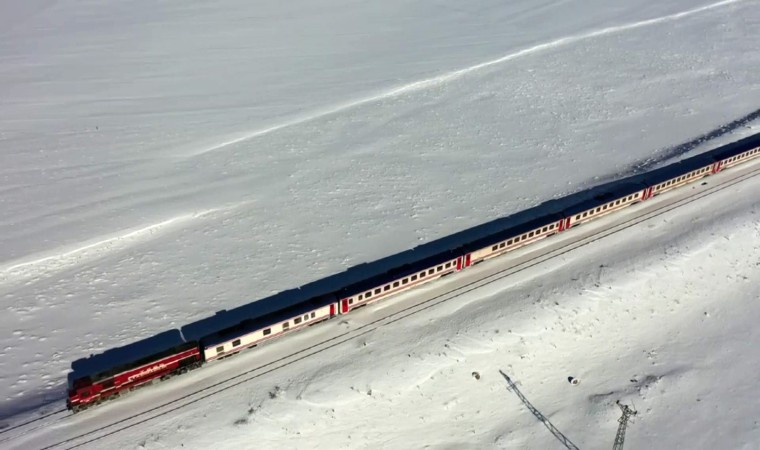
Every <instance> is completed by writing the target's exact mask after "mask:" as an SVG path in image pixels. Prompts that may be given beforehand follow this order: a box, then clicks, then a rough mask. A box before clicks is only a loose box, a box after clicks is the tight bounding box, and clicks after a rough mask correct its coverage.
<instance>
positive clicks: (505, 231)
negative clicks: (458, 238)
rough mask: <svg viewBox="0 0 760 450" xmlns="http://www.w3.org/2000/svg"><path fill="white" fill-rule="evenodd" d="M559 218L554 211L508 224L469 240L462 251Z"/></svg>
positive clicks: (485, 245) (518, 233)
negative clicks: (471, 240)
mask: <svg viewBox="0 0 760 450" xmlns="http://www.w3.org/2000/svg"><path fill="white" fill-rule="evenodd" d="M560 219H562V216H561V215H559V214H556V213H550V214H547V215H543V216H540V217H535V218H533V219H529V220H526V221H524V222H522V223H519V224H516V225H512V226H509V227H507V228H505V229H503V230H501V231H497V232H495V233H492V234H490V235H488V236H484V237H482V238H480V239H478V240H475V241H473V242H470V243H469V244H467V245H465V246H463V253H470V252H472V251H475V250H480V249H481V248H484V247H488V246H490V245H493V244H496V243H498V242H502V241H504V240H507V239H509V238H511V237H514V236H517V235H520V234H523V233H525V232H526V231H531V230H535V229H536V228H540V227H542V226H544V225H549V224H551V223H553V222H558V221H559V220H560Z"/></svg>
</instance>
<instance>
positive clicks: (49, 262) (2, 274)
mask: <svg viewBox="0 0 760 450" xmlns="http://www.w3.org/2000/svg"><path fill="white" fill-rule="evenodd" d="M242 204H243V203H238V204H233V205H229V206H224V207H220V208H211V209H206V210H203V211H200V212H195V213H189V214H182V215H179V216H175V217H172V218H171V219H167V220H163V221H161V222H158V223H154V224H151V225H147V226H144V227H142V228H139V229H136V230H131V231H125V232H122V233H121V234H117V235H115V236H112V237H109V238H105V239H101V240H98V241H96V242H90V243H88V244H85V245H81V246H79V247H76V248H73V249H66V250H59V251H58V252H56V253H54V254H51V255H48V256H44V257H41V258H38V259H34V260H29V261H22V262H18V263H15V264H9V265H6V266H0V285H3V284H8V283H16V282H22V281H26V280H29V279H34V278H38V277H41V276H45V275H51V274H53V273H56V272H60V271H62V270H65V269H69V268H71V267H75V266H77V265H79V264H82V263H86V262H90V261H93V260H96V259H98V258H101V257H103V256H106V255H108V254H112V253H115V252H118V251H122V250H125V249H127V248H129V247H132V246H134V245H137V244H141V243H144V242H146V241H148V240H150V239H152V238H154V237H157V236H159V235H160V234H164V233H166V232H168V231H169V230H171V229H176V227H177V226H179V225H182V224H186V223H189V222H192V221H195V220H197V219H201V218H203V217H205V216H208V215H210V214H213V213H218V212H224V211H229V210H232V209H235V208H237V207H238V206H240V205H242Z"/></svg>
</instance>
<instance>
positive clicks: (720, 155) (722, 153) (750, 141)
mask: <svg viewBox="0 0 760 450" xmlns="http://www.w3.org/2000/svg"><path fill="white" fill-rule="evenodd" d="M757 147H760V134H755V135H753V136H749V137H746V138H744V139H740V140H738V141H736V142H732V143H730V144H727V145H724V146H722V147H718V148H716V149H715V150H712V151H710V152H708V153H709V154H711V155H712V156H713V157H715V158H716V159H726V158H730V157H732V156H736V155H738V154H740V153H744V152H746V151H747V150H752V149H753V148H757Z"/></svg>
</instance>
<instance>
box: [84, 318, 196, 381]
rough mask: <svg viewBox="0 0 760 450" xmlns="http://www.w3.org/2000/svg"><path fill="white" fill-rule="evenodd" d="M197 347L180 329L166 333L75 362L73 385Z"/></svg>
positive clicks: (115, 373) (101, 378)
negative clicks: (188, 340)
mask: <svg viewBox="0 0 760 450" xmlns="http://www.w3.org/2000/svg"><path fill="white" fill-rule="evenodd" d="M196 345H197V343H196V342H195V341H190V342H185V341H184V340H183V339H182V336H181V335H180V333H179V330H169V331H165V332H163V333H160V334H157V335H155V336H151V337H149V338H146V339H143V340H140V341H137V342H133V343H131V344H128V345H125V346H123V347H118V348H113V349H110V350H107V351H105V352H103V353H100V354H97V355H90V356H89V357H87V358H82V359H78V360H76V361H74V362H72V363H71V370H72V372H71V373H70V374H69V382H70V383H73V381H75V380H78V379H81V378H87V377H89V378H90V380H91V381H92V382H93V383H94V382H97V381H101V380H105V379H107V378H111V377H112V376H114V375H117V374H119V373H121V372H125V371H127V370H130V369H133V368H135V367H140V366H142V365H145V364H148V363H150V362H153V361H158V360H159V359H161V358H164V357H166V356H169V355H173V354H175V353H180V352H183V351H186V350H189V349H191V348H193V347H195V346H196ZM124 361H128V362H124Z"/></svg>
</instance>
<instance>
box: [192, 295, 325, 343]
mask: <svg viewBox="0 0 760 450" xmlns="http://www.w3.org/2000/svg"><path fill="white" fill-rule="evenodd" d="M335 301H336V298H335V295H333V294H326V295H320V296H318V297H313V298H310V299H308V300H306V301H303V302H300V303H296V304H294V305H290V306H288V307H286V308H283V309H280V310H277V311H273V312H270V313H267V314H264V315H261V316H258V317H252V318H247V319H244V320H242V321H240V322H239V323H238V324H236V325H233V326H231V327H227V328H225V329H223V330H219V331H217V332H215V333H211V334H209V335H207V336H204V337H202V338H201V344H202V345H203V346H205V347H209V346H214V345H216V344H218V343H221V342H226V341H228V340H230V339H232V338H234V337H236V336H242V335H244V334H247V333H250V332H253V331H256V330H259V329H261V328H267V327H269V326H271V325H273V324H275V323H278V322H282V321H284V320H287V319H290V318H291V317H297V316H300V315H302V314H305V313H307V312H309V311H313V310H315V309H317V308H321V307H323V306H327V305H329V304H330V303H333V302H335Z"/></svg>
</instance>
